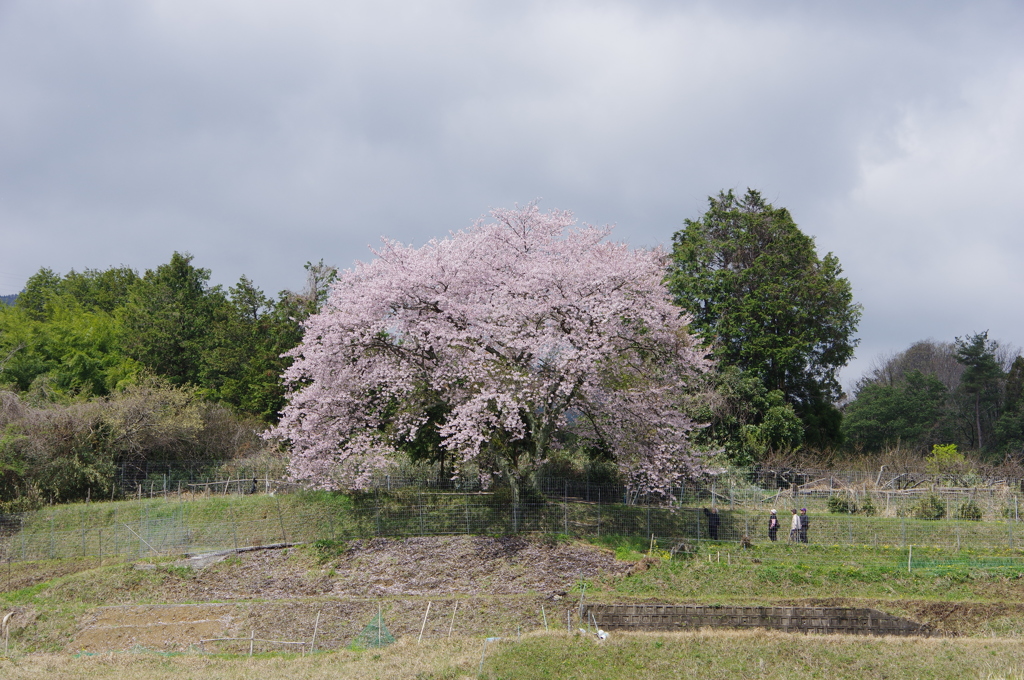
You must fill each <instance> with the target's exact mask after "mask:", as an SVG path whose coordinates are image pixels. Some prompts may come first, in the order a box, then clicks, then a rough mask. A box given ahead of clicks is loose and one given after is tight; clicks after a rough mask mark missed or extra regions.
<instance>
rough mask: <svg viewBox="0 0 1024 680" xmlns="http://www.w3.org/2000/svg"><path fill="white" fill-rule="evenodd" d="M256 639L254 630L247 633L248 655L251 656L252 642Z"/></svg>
mask: <svg viewBox="0 0 1024 680" xmlns="http://www.w3.org/2000/svg"><path fill="white" fill-rule="evenodd" d="M255 640H256V631H255V630H254V631H252V632H250V633H249V656H252V643H253V642H255Z"/></svg>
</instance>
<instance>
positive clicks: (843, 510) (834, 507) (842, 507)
mask: <svg viewBox="0 0 1024 680" xmlns="http://www.w3.org/2000/svg"><path fill="white" fill-rule="evenodd" d="M828 511H829V512H831V513H834V514H837V515H849V514H852V513H854V512H857V509H856V507H855V506H852V505H851V504H850V501H848V500H846V499H845V498H843V497H842V496H829V497H828Z"/></svg>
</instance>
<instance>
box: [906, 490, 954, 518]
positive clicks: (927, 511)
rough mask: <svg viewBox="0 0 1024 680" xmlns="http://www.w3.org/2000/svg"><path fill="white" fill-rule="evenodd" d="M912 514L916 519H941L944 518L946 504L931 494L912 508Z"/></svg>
mask: <svg viewBox="0 0 1024 680" xmlns="http://www.w3.org/2000/svg"><path fill="white" fill-rule="evenodd" d="M913 512H914V517H916V518H918V519H942V518H943V517H945V516H946V504H945V503H943V502H942V499H941V498H939V497H938V496H936V495H935V494H933V493H932V494H928V495H927V496H925V497H924V498H922V499H921V500H920V501H919V502H918V503H917V505H915V506H914V509H913Z"/></svg>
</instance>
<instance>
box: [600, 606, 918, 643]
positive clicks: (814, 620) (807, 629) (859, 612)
mask: <svg viewBox="0 0 1024 680" xmlns="http://www.w3.org/2000/svg"><path fill="white" fill-rule="evenodd" d="M584 609H585V611H584V615H585V617H587V619H588V620H589V616H590V614H593V615H594V618H595V619H596V620H597V625H598V626H599V627H600V628H603V629H605V630H616V629H619V630H622V629H633V630H637V629H639V630H686V629H696V628H705V627H706V628H770V629H772V630H782V631H789V632H794V633H845V634H848V635H928V634H929V633H930V629H929V628H928V627H927V626H925V625H924V624H920V623H916V622H914V621H910V620H908V619H903V618H900V617H898V616H892V615H890V614H886V613H884V612H880V611H877V610H875V609H856V608H848V607H717V606H711V605H671V604H592V605H588V606H586V607H585V608H584Z"/></svg>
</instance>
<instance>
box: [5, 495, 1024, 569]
mask: <svg viewBox="0 0 1024 680" xmlns="http://www.w3.org/2000/svg"><path fill="white" fill-rule="evenodd" d="M782 512H783V516H782V519H783V524H784V525H786V524H787V522H788V518H787V517H786V516H785V510H783V511H782ZM721 516H722V526H721V529H720V538H721V539H722V540H723V541H726V542H729V541H732V542H737V543H738V542H739V541H740V540H741V539H742V538H744V537H748V538H749V539H750V540H752V541H753V542H754V543H756V544H765V543H767V536H766V535H765V533H766V528H765V525H766V516H765V515H764V513H755V512H752V511H748V510H742V509H737V510H733V511H730V510H728V509H724V508H723V509H722V511H721ZM531 532H533V533H559V534H564V535H569V536H574V537H577V538H584V539H588V540H600V539H602V538H604V537H607V536H617V535H628V536H642V537H645V538H649V537H650V536H651V535H652V534H653V535H655V536H656V537H657V538H658V540H659V541H660V542H661V543H662V544H666V543H667V544H668V545H666V546H665V547H669V545H671V544H673V543H676V542H678V541H686V542H688V543H696V542H698V541H699V542H704V541H706V540H707V526H706V519H705V518H704V516H703V512H702V509H701V508H694V507H682V508H680V507H674V508H648V507H643V506H626V505H597V504H594V503H584V502H573V501H569V502H566V503H564V504H563V503H560V502H551V503H546V504H535V505H529V506H524V507H520V508H518V509H517V510H515V511H513V509H512V507H511V506H510V504H509V503H508V502H507V499H504V498H503V497H501V496H500V495H496V494H448V493H420V492H416V491H414V490H409V489H404V490H402V491H400V492H396V493H394V494H364V495H353V496H346V495H341V494H332V493H322V492H321V493H317V492H312V493H296V494H283V495H278V496H270V495H265V494H254V495H251V496H237V495H235V496H216V495H214V496H211V497H202V496H198V497H193V496H188V495H186V496H185V497H181V498H178V497H174V496H171V497H168V498H154V499H145V498H143V499H139V500H128V501H114V502H104V503H89V504H74V505H62V506H53V507H47V508H43V509H42V510H40V511H38V512H36V513H32V514H31V515H29V516H28V517H27V518H26V524H25V527H24V529H23V530H22V531H20V532H18V533H17V534H15V535H13V536H9V537H3V538H0V555H10V556H11V557H12V559H13V560H16V561H17V560H38V559H54V558H70V557H90V556H92V557H109V556H112V555H120V556H122V557H125V558H132V557H139V558H141V557H147V556H149V555H151V554H153V553H162V554H179V553H182V552H202V551H207V550H218V549H221V550H222V549H231V548H236V547H241V546H250V545H267V544H270V543H278V542H311V541H315V540H320V539H331V540H336V539H343V538H355V537H365V536H416V535H450V534H508V533H531ZM781 534H782V536H783V538H785V536H786V531H785V527H783V531H782V532H781ZM810 541H811V543H812V544H814V545H843V546H853V547H862V546H870V547H873V548H882V549H889V548H904V549H905V548H908V547H909V546H911V545H913V546H915V547H918V548H926V547H938V548H944V549H950V550H957V551H963V554H967V555H969V554H971V551H975V552H978V553H984V554H986V555H990V556H996V555H998V556H1003V557H1011V556H1016V557H1021V556H1022V554H1024V553H1022V552H1021V547H1022V546H1024V529H1022V527H1021V525H1020V524H1019V523H1018V522H1016V521H1009V520H1004V521H984V522H971V521H953V520H939V521H929V520H915V519H910V518H894V517H884V518H882V517H865V516H860V515H829V514H814V515H812V517H811V531H810Z"/></svg>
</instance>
